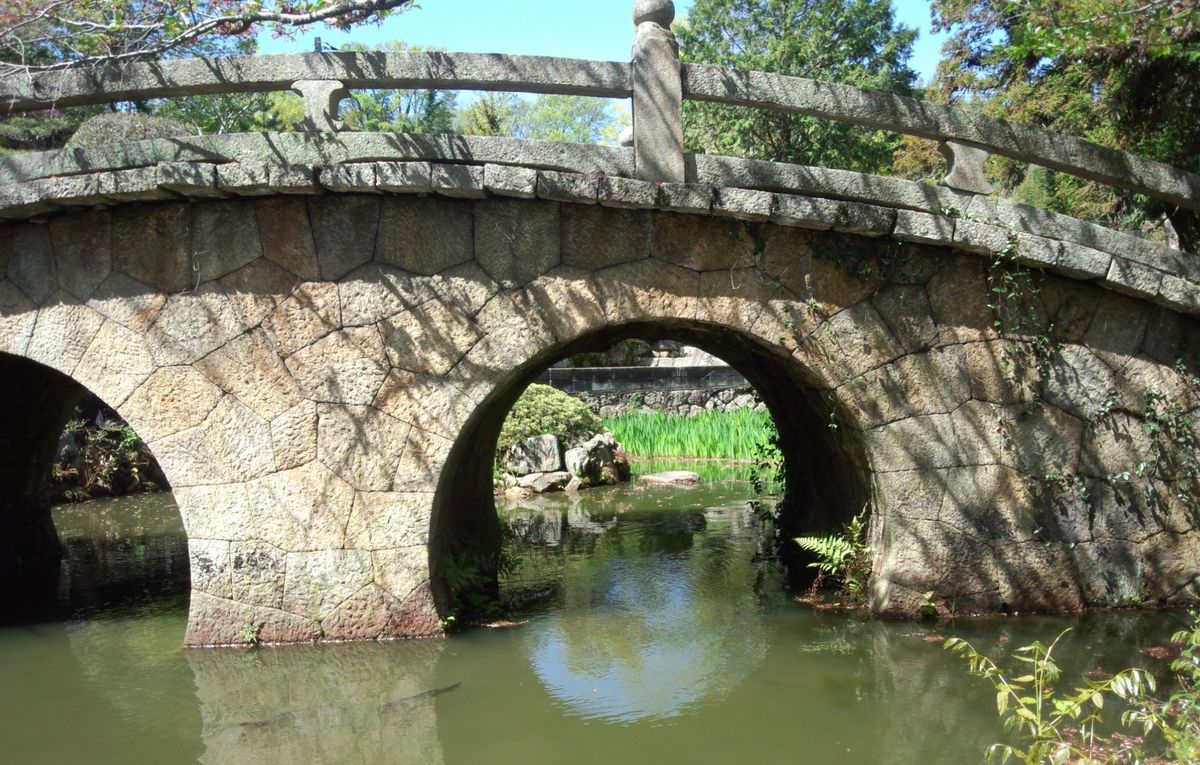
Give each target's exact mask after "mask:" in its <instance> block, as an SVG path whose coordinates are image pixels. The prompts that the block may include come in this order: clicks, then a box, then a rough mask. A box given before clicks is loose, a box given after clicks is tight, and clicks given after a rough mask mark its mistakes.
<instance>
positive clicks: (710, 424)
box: [604, 408, 775, 460]
mask: <svg viewBox="0 0 1200 765" xmlns="http://www.w3.org/2000/svg"><path fill="white" fill-rule="evenodd" d="M604 427H605V428H607V429H608V430H610V431H611V432H612V434H613V437H614V438H616V439H617V441H618V442H619V443H620V444H621V445H622V446H623V447H625V451H627V452H629V454H631V455H634V456H638V457H701V458H708V459H736V460H752V459H755V458H756V457H758V456H760V454H762V453H763V449H764V448H765V447H764V446H763V445H764V444H766V443H769V442H771V440H772V433H773V432H774V430H775V424H774V421H773V420H772V419H771V414H770V413H769V412H766V411H762V412H759V411H756V410H754V409H750V408H744V409H737V410H734V411H732V412H718V411H712V410H710V411H705V412H703V413H701V414H698V415H694V416H688V415H681V414H668V413H666V412H629V413H626V414H621V415H616V416H613V417H606V418H604Z"/></svg>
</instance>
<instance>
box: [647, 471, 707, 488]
mask: <svg viewBox="0 0 1200 765" xmlns="http://www.w3.org/2000/svg"><path fill="white" fill-rule="evenodd" d="M638 480H639V481H642V482H643V483H648V484H654V485H666V486H695V485H696V484H698V483H700V476H699V474H697V473H693V472H691V471H690V470H668V471H666V472H664V473H647V474H645V475H640V476H638Z"/></svg>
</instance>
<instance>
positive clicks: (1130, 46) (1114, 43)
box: [932, 0, 1200, 246]
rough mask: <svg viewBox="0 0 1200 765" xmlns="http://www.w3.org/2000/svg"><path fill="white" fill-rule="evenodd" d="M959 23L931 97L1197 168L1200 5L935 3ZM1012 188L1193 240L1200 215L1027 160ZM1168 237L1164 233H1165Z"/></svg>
mask: <svg viewBox="0 0 1200 765" xmlns="http://www.w3.org/2000/svg"><path fill="white" fill-rule="evenodd" d="M932 10H933V15H934V26H935V29H945V30H949V31H950V33H951V35H950V38H949V40H948V41H947V43H946V45H945V46H944V47H943V51H942V53H943V58H942V61H941V63H940V64H939V66H938V76H937V80H936V81H935V83H934V87H933V93H932V95H933V97H934V98H935V99H936V100H941V101H947V102H960V103H966V104H970V105H974V106H978V107H980V108H982V109H983V110H984V111H985V112H988V113H990V114H992V115H994V116H997V117H1002V118H1005V119H1010V120H1015V121H1018V122H1026V123H1032V124H1036V125H1040V126H1043V127H1047V128H1050V129H1052V130H1056V131H1060V132H1064V133H1068V134H1071V135H1077V136H1080V137H1083V138H1086V139H1088V140H1090V141H1094V142H1096V143H1099V144H1101V145H1104V146H1110V147H1112V148H1116V149H1122V150H1125V151H1132V152H1135V153H1138V154H1141V155H1143V156H1147V157H1150V158H1151V159H1157V160H1159V161H1162V162H1167V163H1169V164H1173V165H1177V166H1180V167H1184V168H1186V169H1189V170H1192V171H1196V170H1197V169H1200V122H1197V120H1195V119H1194V116H1193V114H1192V112H1193V111H1194V110H1193V109H1190V108H1187V107H1184V106H1182V105H1184V104H1195V103H1197V101H1198V100H1200V66H1198V64H1200V44H1198V43H1200V6H1197V4H1196V3H1194V2H1189V3H1178V2H1167V1H1166V0H1150V2H1145V0H934V2H933V3H932ZM998 166H999V167H1000V178H999V180H1000V182H1001V187H1002V189H1003V190H1004V191H1011V190H1013V189H1016V190H1017V191H1016V194H1017V195H1018V196H1019V197H1021V198H1024V199H1027V200H1030V201H1036V202H1038V203H1040V204H1044V205H1045V206H1047V207H1049V208H1050V209H1053V210H1055V211H1057V212H1062V213H1066V214H1069V215H1073V216H1075V217H1080V218H1084V219H1093V220H1098V221H1100V222H1103V223H1105V224H1106V225H1111V226H1115V227H1125V228H1141V229H1143V230H1145V229H1148V228H1149V227H1150V226H1151V225H1157V224H1158V222H1159V221H1160V220H1162V219H1163V218H1164V216H1165V218H1166V219H1167V220H1168V221H1169V222H1170V224H1171V229H1172V230H1173V232H1174V233H1175V234H1177V235H1178V236H1180V237H1181V238H1182V239H1183V242H1184V244H1185V245H1188V244H1189V243H1190V244H1191V245H1192V246H1194V245H1195V244H1196V242H1197V241H1200V239H1198V237H1200V219H1198V218H1197V216H1196V215H1195V214H1194V213H1192V212H1188V211H1186V210H1180V209H1177V208H1176V207H1175V206H1173V205H1169V204H1166V203H1161V202H1155V201H1152V200H1149V199H1146V198H1143V197H1139V196H1137V195H1135V194H1132V193H1130V192H1125V191H1119V190H1115V189H1109V188H1107V187H1103V186H1099V185H1097V184H1094V183H1091V182H1088V181H1084V180H1079V179H1074V178H1070V177H1067V176H1063V175H1059V174H1056V173H1053V172H1052V171H1049V170H1045V169H1038V168H1027V167H1025V166H1023V165H1020V164H1019V163H1011V162H1002V163H999V165H998ZM1163 233H1164V235H1165V233H1166V232H1163Z"/></svg>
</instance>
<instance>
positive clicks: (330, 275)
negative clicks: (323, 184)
mask: <svg viewBox="0 0 1200 765" xmlns="http://www.w3.org/2000/svg"><path fill="white" fill-rule="evenodd" d="M379 208H380V200H379V198H378V197H374V196H369V195H358V194H351V195H346V196H330V197H324V196H321V197H313V198H312V199H309V200H308V215H309V219H310V220H311V221H312V232H313V241H314V242H315V244H316V247H317V266H318V269H319V271H320V273H321V278H322V279H325V280H335V281H336V280H337V279H340V278H342V277H343V276H345V275H346V274H348V273H350V272H351V271H353V270H354V269H356V268H358V267H359V266H361V265H362V264H363V263H366V262H368V261H369V260H371V258H372V257H373V256H374V255H375V236H376V232H377V231H378V230H379V217H380V211H379Z"/></svg>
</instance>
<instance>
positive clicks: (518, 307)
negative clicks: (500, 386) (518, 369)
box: [475, 290, 555, 368]
mask: <svg viewBox="0 0 1200 765" xmlns="http://www.w3.org/2000/svg"><path fill="white" fill-rule="evenodd" d="M539 308H540V306H538V305H537V304H536V303H534V302H533V300H532V299H531V298H530V295H529V293H528V292H526V291H524V290H503V291H501V292H499V293H497V294H496V296H495V297H494V298H492V299H491V300H489V301H488V304H487V305H485V306H484V307H483V308H482V309H480V311H479V314H478V315H477V316H476V317H475V321H476V322H477V323H478V325H479V329H480V331H481V332H483V333H484V335H486V339H485V342H487V343H488V348H487V350H488V353H490V354H494V355H493V356H492V358H494V359H497V360H499V359H504V360H505V362H504V365H506V366H508V367H509V368H511V367H513V366H514V365H517V364H520V363H523V362H524V361H525V360H526V359H528V358H529V357H530V356H532V355H533V354H534V353H536V352H537V351H539V350H541V349H543V348H547V347H549V346H550V345H552V344H553V343H554V342H555V337H554V333H553V331H551V329H550V325H549V324H548V323H547V322H546V320H545V318H544V317H543V316H542V315H541V313H540V311H539ZM476 347H478V346H476Z"/></svg>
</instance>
